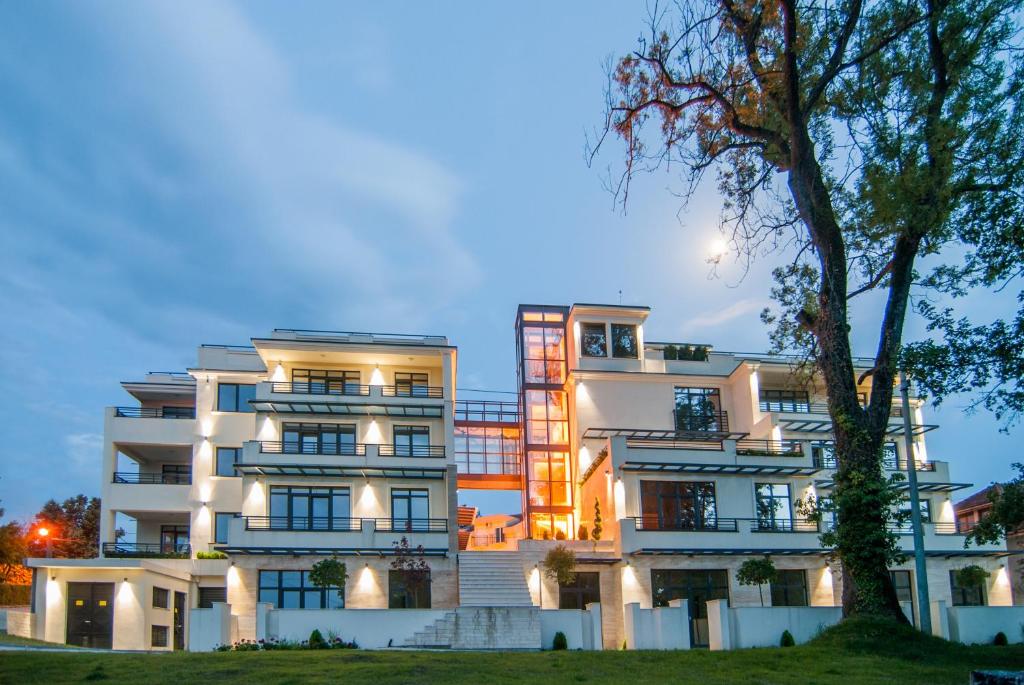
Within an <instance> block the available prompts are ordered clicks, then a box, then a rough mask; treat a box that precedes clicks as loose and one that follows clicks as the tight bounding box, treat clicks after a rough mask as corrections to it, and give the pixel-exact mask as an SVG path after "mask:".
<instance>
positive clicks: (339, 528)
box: [242, 516, 448, 533]
mask: <svg viewBox="0 0 1024 685" xmlns="http://www.w3.org/2000/svg"><path fill="white" fill-rule="evenodd" d="M242 518H243V519H245V529H246V530H289V531H301V532H313V533H316V532H324V531H326V532H344V533H350V532H353V531H361V530H362V529H363V526H364V525H369V524H370V523H372V525H373V527H374V528H375V530H378V531H381V532H393V533H394V532H397V533H447V532H448V519H444V518H425V519H424V518H420V519H391V518H330V517H326V516H243V517H242Z"/></svg>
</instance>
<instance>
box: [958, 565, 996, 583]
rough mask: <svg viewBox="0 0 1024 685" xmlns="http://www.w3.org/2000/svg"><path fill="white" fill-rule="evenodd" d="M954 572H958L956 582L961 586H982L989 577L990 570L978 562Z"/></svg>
mask: <svg viewBox="0 0 1024 685" xmlns="http://www.w3.org/2000/svg"><path fill="white" fill-rule="evenodd" d="M954 573H956V582H957V584H958V585H960V587H982V586H983V585H984V584H985V582H986V581H987V580H988V577H989V572H988V571H986V570H985V569H983V568H982V567H980V566H978V565H977V564H971V565H970V566H964V567H963V568H959V569H957V570H956V571H954Z"/></svg>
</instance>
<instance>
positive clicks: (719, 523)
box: [630, 516, 739, 533]
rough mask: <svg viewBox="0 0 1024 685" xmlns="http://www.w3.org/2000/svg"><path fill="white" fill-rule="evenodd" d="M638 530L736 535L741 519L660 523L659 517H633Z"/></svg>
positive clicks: (717, 518) (718, 518)
mask: <svg viewBox="0 0 1024 685" xmlns="http://www.w3.org/2000/svg"><path fill="white" fill-rule="evenodd" d="M630 518H632V519H633V522H634V523H635V524H636V529H637V530H646V531H666V532H669V531H675V532H677V533H678V532H684V533H735V532H737V531H738V530H739V527H738V526H737V523H736V522H737V521H738V520H739V519H731V518H722V517H720V516H719V517H715V518H714V519H711V520H708V521H659V520H658V517H657V516H631V517H630Z"/></svg>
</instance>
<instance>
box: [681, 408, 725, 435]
mask: <svg viewBox="0 0 1024 685" xmlns="http://www.w3.org/2000/svg"><path fill="white" fill-rule="evenodd" d="M674 414H675V426H676V430H677V431H680V432H684V433H689V432H708V433H728V432H729V414H728V413H727V412H724V411H715V412H700V413H692V414H690V413H684V412H680V411H678V410H676V411H675V412H674Z"/></svg>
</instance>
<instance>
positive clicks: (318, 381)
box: [292, 369, 360, 395]
mask: <svg viewBox="0 0 1024 685" xmlns="http://www.w3.org/2000/svg"><path fill="white" fill-rule="evenodd" d="M292 389H293V390H294V391H295V392H307V393H310V394H312V395H357V394H359V392H360V385H359V372H358V371H352V370H346V369H331V370H326V369H292Z"/></svg>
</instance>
